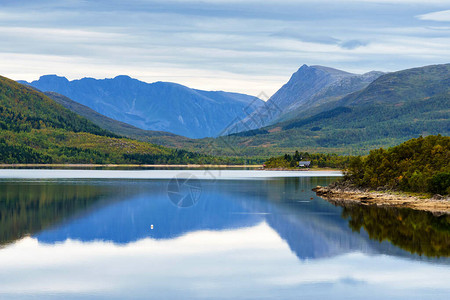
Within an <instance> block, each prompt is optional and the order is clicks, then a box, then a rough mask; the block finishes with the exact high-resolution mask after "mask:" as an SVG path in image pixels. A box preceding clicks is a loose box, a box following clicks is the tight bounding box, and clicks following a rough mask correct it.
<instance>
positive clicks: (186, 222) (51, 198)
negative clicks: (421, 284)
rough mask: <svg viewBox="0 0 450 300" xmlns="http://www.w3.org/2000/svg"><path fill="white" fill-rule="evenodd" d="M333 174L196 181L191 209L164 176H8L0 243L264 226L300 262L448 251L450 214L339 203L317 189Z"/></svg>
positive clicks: (121, 239) (127, 239) (0, 207)
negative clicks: (197, 195) (172, 195)
mask: <svg viewBox="0 0 450 300" xmlns="http://www.w3.org/2000/svg"><path fill="white" fill-rule="evenodd" d="M330 180H332V179H331V178H318V177H316V178H305V177H304V178H282V179H276V180H256V181H253V180H252V181H248V180H247V181H245V180H244V181H242V180H241V181H237V180H224V181H215V182H214V181H199V184H200V186H201V188H202V196H201V199H200V201H199V202H198V203H197V204H196V205H195V206H193V207H189V208H179V207H177V206H175V205H173V203H172V202H171V201H169V198H168V195H167V184H168V181H167V180H142V181H130V180H95V181H92V180H90V181H83V180H75V181H74V180H72V181H68V180H65V181H59V182H55V181H44V182H4V183H2V184H1V185H0V187H1V190H2V193H1V196H0V224H1V225H2V226H1V231H0V241H1V243H2V244H5V243H8V242H10V241H13V240H16V239H19V238H21V237H23V236H25V235H33V236H35V237H36V238H37V239H38V241H39V242H41V243H49V244H54V243H58V242H64V241H65V240H67V239H72V240H79V241H82V242H90V241H110V242H113V243H116V244H128V243H131V242H135V241H138V240H141V239H144V238H152V239H173V238H176V237H179V236H182V235H184V234H186V233H189V232H196V231H202V230H213V231H219V230H232V229H237V228H246V227H252V226H256V225H257V224H260V223H262V222H264V223H267V224H268V225H269V226H270V227H271V228H272V229H273V230H275V231H276V232H277V234H278V235H279V236H280V237H281V238H282V239H283V240H285V241H286V242H287V244H288V245H289V247H290V249H291V251H292V252H294V253H295V254H296V256H297V257H298V258H299V259H316V258H323V257H332V256H337V255H340V254H344V253H349V252H353V251H361V252H364V253H373V254H374V253H385V254H390V255H397V256H410V257H414V256H411V255H409V253H412V254H419V255H425V256H444V257H445V256H449V248H450V247H449V239H450V237H449V236H450V234H449V217H448V216H442V217H439V218H438V217H434V216H432V215H431V214H428V213H423V212H418V211H410V210H395V211H394V210H387V209H378V208H376V207H357V206H355V207H344V208H341V207H335V206H333V205H331V204H329V203H328V202H326V201H323V200H322V199H320V198H317V197H316V196H315V194H314V193H313V192H312V191H311V188H312V187H313V186H316V185H320V184H326V183H327V182H329V181H330ZM346 219H350V221H349V222H347V221H346ZM152 225H153V229H151V228H152ZM361 228H364V230H360V229H361ZM396 246H398V247H396ZM404 250H406V251H408V252H409V253H408V252H406V251H404ZM414 258H415V259H417V257H414Z"/></svg>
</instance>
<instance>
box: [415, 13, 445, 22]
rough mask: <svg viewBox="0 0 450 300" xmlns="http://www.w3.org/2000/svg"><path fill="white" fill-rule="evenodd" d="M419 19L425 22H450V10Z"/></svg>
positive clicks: (426, 15)
mask: <svg viewBox="0 0 450 300" xmlns="http://www.w3.org/2000/svg"><path fill="white" fill-rule="evenodd" d="M417 18H418V19H420V20H424V21H437V22H450V10H442V11H436V12H432V13H428V14H423V15H418V16H417Z"/></svg>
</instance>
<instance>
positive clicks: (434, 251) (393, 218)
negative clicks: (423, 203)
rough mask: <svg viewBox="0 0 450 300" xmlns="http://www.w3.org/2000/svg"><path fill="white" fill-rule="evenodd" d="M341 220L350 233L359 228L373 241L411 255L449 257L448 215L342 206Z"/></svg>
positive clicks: (449, 222) (449, 231)
mask: <svg viewBox="0 0 450 300" xmlns="http://www.w3.org/2000/svg"><path fill="white" fill-rule="evenodd" d="M342 217H343V218H345V219H349V226H350V228H351V229H352V230H353V231H357V232H360V230H361V228H364V230H365V231H366V232H367V233H368V234H369V237H370V238H371V239H373V240H377V241H379V242H381V241H385V240H387V241H389V242H391V243H392V244H394V245H396V246H398V247H400V248H402V249H404V250H407V251H409V252H410V253H413V254H419V255H425V256H429V257H448V256H450V215H442V216H434V215H433V214H432V213H429V212H423V211H418V210H413V209H397V208H379V207H376V206H362V205H349V206H344V210H343V212H342Z"/></svg>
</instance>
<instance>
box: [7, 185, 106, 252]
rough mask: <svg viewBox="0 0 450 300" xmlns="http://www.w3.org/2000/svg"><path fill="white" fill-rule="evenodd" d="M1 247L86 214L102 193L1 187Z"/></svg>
mask: <svg viewBox="0 0 450 300" xmlns="http://www.w3.org/2000/svg"><path fill="white" fill-rule="evenodd" d="M0 189H1V193H0V245H4V244H7V243H10V242H13V241H14V240H17V239H19V238H21V237H23V236H26V235H30V234H33V233H35V232H38V231H40V230H42V229H44V228H47V227H49V226H50V225H52V224H55V223H57V222H59V221H61V220H64V219H65V218H67V217H70V216H72V215H73V214H74V213H76V212H80V211H83V210H85V209H86V208H87V207H88V206H90V205H92V204H93V203H95V202H96V201H97V200H99V199H100V198H101V196H102V195H103V194H104V193H105V189H101V188H99V187H98V186H94V185H91V186H90V185H79V184H54V183H50V182H48V183H43V182H39V183H29V184H20V183H13V182H11V183H1V184H0Z"/></svg>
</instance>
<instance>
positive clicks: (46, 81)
mask: <svg viewBox="0 0 450 300" xmlns="http://www.w3.org/2000/svg"><path fill="white" fill-rule="evenodd" d="M20 83H23V84H27V85H30V86H32V87H34V88H37V89H38V90H40V91H43V92H56V93H58V94H62V95H64V96H66V97H68V98H70V99H72V100H74V101H76V102H78V103H80V104H83V105H85V106H87V107H89V108H91V109H93V110H95V111H96V112H98V113H100V114H102V115H105V116H107V117H109V118H112V119H115V120H118V121H121V122H124V123H127V124H130V125H133V126H135V127H138V128H140V129H144V130H152V131H167V132H171V133H173V134H177V135H182V136H185V137H189V138H203V137H215V136H218V135H220V134H221V133H222V131H224V129H226V128H227V127H228V126H229V125H230V124H231V123H233V122H234V121H235V120H236V119H241V118H244V117H245V116H246V114H248V113H251V112H253V110H255V109H257V108H258V107H260V106H261V105H262V104H263V101H262V100H260V99H258V98H257V97H253V96H249V95H244V94H238V93H227V92H222V91H202V90H195V89H191V88H188V87H186V86H183V85H180V84H176V83H170V82H155V83H145V82H142V81H139V80H137V79H133V78H131V77H129V76H117V77H115V78H112V79H102V80H98V79H93V78H83V79H80V80H73V81H69V80H67V79H66V78H65V77H59V76H56V75H46V76H42V77H40V78H39V80H36V81H33V82H30V83H28V82H24V81H20Z"/></svg>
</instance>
